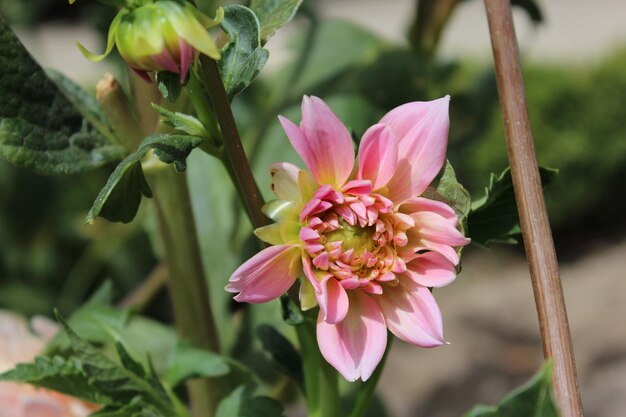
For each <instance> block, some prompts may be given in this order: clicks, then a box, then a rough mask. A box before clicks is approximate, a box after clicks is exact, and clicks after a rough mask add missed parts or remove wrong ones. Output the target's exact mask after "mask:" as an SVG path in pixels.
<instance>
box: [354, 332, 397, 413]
mask: <svg viewBox="0 0 626 417" xmlns="http://www.w3.org/2000/svg"><path fill="white" fill-rule="evenodd" d="M392 341H393V336H392V335H391V334H387V347H386V348H385V354H384V355H383V358H382V360H381V361H380V363H379V364H378V367H377V368H376V370H375V371H374V373H373V374H372V376H371V377H370V379H368V380H367V381H366V382H364V383H362V384H361V386H360V387H358V394H357V396H356V401H355V402H354V406H353V407H352V411H351V412H350V414H349V415H348V417H363V416H364V415H365V413H366V412H367V409H368V407H369V406H370V404H371V403H372V400H373V399H374V391H376V385H378V380H379V379H380V375H381V374H382V373H383V368H384V367H385V362H386V361H387V356H388V355H389V350H391V342H392Z"/></svg>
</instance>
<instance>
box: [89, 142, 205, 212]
mask: <svg viewBox="0 0 626 417" xmlns="http://www.w3.org/2000/svg"><path fill="white" fill-rule="evenodd" d="M201 142H202V138H199V137H197V136H187V135H165V134H156V135H151V136H148V137H147V138H146V139H145V140H144V141H143V142H142V143H141V145H139V148H138V149H137V150H136V151H135V152H133V153H132V154H130V155H128V156H127V157H126V159H124V160H123V161H122V162H121V163H120V164H119V165H118V166H117V168H115V171H113V173H112V174H111V176H110V177H109V179H108V181H107V183H106V185H105V186H104V188H103V189H102V190H101V191H100V193H99V194H98V197H97V198H96V201H95V202H94V203H93V206H92V207H91V210H89V214H88V215H87V219H86V220H85V221H86V222H87V223H93V221H94V220H95V218H96V217H98V216H100V217H104V218H105V219H107V220H109V221H112V222H117V221H121V222H123V223H128V222H130V221H131V220H133V219H134V218H135V215H136V214H137V210H138V209H139V204H140V203H141V196H142V195H144V196H146V197H148V198H150V197H152V191H151V190H150V187H149V186H148V183H147V182H146V179H145V177H144V175H143V170H142V169H141V159H142V158H143V157H144V156H145V155H146V154H147V153H148V151H149V150H150V149H154V155H155V156H156V157H157V158H159V160H161V162H165V163H166V164H171V163H173V164H174V167H175V168H176V170H177V171H184V170H185V169H186V168H187V165H186V162H185V161H186V159H187V156H189V154H190V153H191V151H192V150H193V149H194V148H196V147H197V146H198V145H200V143H201Z"/></svg>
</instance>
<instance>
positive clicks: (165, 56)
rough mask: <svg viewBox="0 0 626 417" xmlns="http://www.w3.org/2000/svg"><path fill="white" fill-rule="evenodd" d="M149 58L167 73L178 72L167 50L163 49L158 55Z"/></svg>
mask: <svg viewBox="0 0 626 417" xmlns="http://www.w3.org/2000/svg"><path fill="white" fill-rule="evenodd" d="M151 58H152V60H153V61H154V62H155V63H156V64H157V65H158V66H160V67H161V68H163V69H166V70H168V71H169V72H173V73H175V74H178V73H179V72H180V69H179V68H178V64H177V63H176V61H174V58H173V57H172V55H171V54H170V52H169V51H168V50H167V48H163V51H162V52H161V53H160V54H156V55H152V57H151Z"/></svg>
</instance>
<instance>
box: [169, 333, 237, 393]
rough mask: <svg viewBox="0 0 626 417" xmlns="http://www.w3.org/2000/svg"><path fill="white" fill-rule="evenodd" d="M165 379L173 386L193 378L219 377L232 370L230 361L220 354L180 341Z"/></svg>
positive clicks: (171, 358)
mask: <svg viewBox="0 0 626 417" xmlns="http://www.w3.org/2000/svg"><path fill="white" fill-rule="evenodd" d="M168 362H169V363H168V365H167V369H166V371H165V374H164V375H163V380H164V381H165V382H166V383H167V384H168V385H169V386H171V387H176V386H177V385H179V384H181V383H183V382H185V381H186V380H187V379H191V378H203V377H210V378H214V377H218V376H223V375H226V374H227V373H228V372H230V367H229V366H228V363H227V362H226V361H225V360H224V358H222V357H221V356H219V355H216V354H215V353H212V352H208V351H206V350H202V349H197V348H195V347H193V346H191V345H189V344H187V343H179V344H178V345H177V346H176V347H175V348H174V350H173V352H172V354H171V356H170V358H169V361H168Z"/></svg>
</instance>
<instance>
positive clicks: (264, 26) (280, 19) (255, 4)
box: [250, 0, 302, 42]
mask: <svg viewBox="0 0 626 417" xmlns="http://www.w3.org/2000/svg"><path fill="white" fill-rule="evenodd" d="M301 4H302V0H252V2H250V9H252V11H253V12H254V13H255V14H256V16H257V18H258V19H259V23H260V25H261V39H262V40H263V42H265V41H267V40H268V39H269V38H270V37H271V36H272V35H273V34H274V32H276V30H278V29H280V28H281V27H282V26H283V25H285V24H286V23H288V22H289V21H290V20H291V19H293V17H294V16H295V15H296V13H297V12H298V8H299V7H300V5H301Z"/></svg>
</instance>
